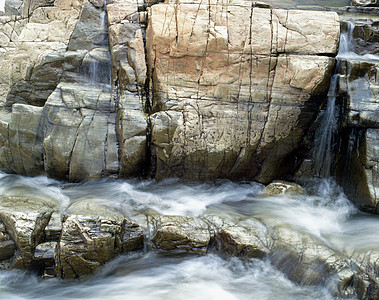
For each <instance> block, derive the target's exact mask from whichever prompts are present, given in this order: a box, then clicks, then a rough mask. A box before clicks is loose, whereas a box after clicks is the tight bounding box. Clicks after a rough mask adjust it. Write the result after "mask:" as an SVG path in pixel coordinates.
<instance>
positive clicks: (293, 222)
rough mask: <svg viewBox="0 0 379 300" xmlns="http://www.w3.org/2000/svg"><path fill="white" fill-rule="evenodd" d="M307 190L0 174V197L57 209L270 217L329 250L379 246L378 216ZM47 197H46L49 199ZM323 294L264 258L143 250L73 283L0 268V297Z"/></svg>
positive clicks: (319, 184)
mask: <svg viewBox="0 0 379 300" xmlns="http://www.w3.org/2000/svg"><path fill="white" fill-rule="evenodd" d="M304 186H305V190H306V192H305V194H304V195H300V194H288V195H286V194H283V195H278V196H270V197H267V196H265V195H264V194H263V189H264V186H263V185H260V184H258V183H255V182H240V183H233V182H230V181H218V182H213V183H187V182H182V181H180V180H176V179H175V180H174V179H169V180H164V181H161V182H159V183H156V182H155V181H140V180H110V179H107V180H101V181H96V182H90V183H83V184H72V183H66V182H60V181H55V180H52V179H48V178H46V177H35V178H27V177H23V176H19V175H5V174H1V180H0V194H1V195H7V196H19V195H28V196H29V197H33V196H38V197H42V199H50V201H55V202H56V205H57V207H59V209H60V210H61V212H63V213H64V212H65V210H66V208H67V207H68V206H69V205H70V204H72V203H74V202H76V201H79V200H84V199H91V200H92V201H95V202H97V203H104V204H107V205H108V206H109V205H110V206H114V207H115V208H117V210H119V211H122V212H124V213H125V214H126V215H129V216H130V217H131V218H132V219H133V220H134V221H136V222H139V223H140V224H143V222H144V220H145V215H146V214H149V213H151V212H152V211H155V212H157V213H159V214H165V215H182V216H194V217H200V216H207V215H217V216H220V217H222V218H224V219H225V220H230V221H231V222H234V223H235V224H237V223H245V224H248V222H249V220H250V219H251V218H252V217H255V218H258V219H260V220H262V221H263V222H265V221H266V220H271V221H273V222H276V223H277V224H281V225H283V226H288V227H291V228H292V229H294V230H295V231H296V232H300V233H306V234H310V235H311V236H313V237H314V238H316V239H317V240H319V241H321V242H322V243H325V244H326V245H328V246H329V247H331V248H332V249H333V250H334V251H336V252H351V251H360V250H370V249H378V247H379V236H378V235H377V234H376V232H377V228H378V226H379V219H378V218H376V217H373V216H370V215H367V214H364V213H361V212H358V211H357V210H356V209H355V208H354V206H353V205H352V204H350V203H349V201H348V200H347V198H346V197H345V195H344V194H343V193H342V192H341V190H340V188H339V187H338V186H337V185H336V184H334V183H333V182H332V181H330V180H312V181H309V182H306V183H305V184H304ZM52 199H53V200H52ZM124 296H125V297H128V299H152V298H153V299H188V297H189V296H191V298H193V299H331V298H332V295H330V294H329V293H328V289H327V284H326V285H325V286H299V285H297V284H295V283H293V282H292V281H290V280H289V279H287V278H286V276H285V275H283V273H282V272H280V271H279V270H277V269H276V268H275V267H273V266H272V264H271V263H270V260H257V259H244V260H241V259H239V258H232V259H222V258H221V257H220V256H218V255H217V253H210V254H207V255H205V256H174V257H165V256H161V255H158V254H155V253H154V252H152V251H149V249H148V246H147V247H145V250H144V251H142V252H137V253H132V254H128V255H121V256H119V257H118V258H116V259H114V260H112V261H110V262H109V263H107V264H105V265H104V266H103V267H102V268H101V269H100V270H99V271H98V272H97V273H95V275H93V276H91V277H89V278H87V279H84V280H81V281H62V280H58V279H55V278H54V279H45V280H41V279H39V278H38V277H37V276H36V275H34V274H31V273H28V272H25V271H17V270H11V271H0V298H1V299H51V298H52V297H53V298H54V299H123V297H124Z"/></svg>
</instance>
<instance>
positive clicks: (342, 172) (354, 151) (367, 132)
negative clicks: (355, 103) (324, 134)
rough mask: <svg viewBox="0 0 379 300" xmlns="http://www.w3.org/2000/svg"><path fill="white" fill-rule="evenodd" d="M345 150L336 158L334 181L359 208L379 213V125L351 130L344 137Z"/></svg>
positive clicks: (343, 145)
mask: <svg viewBox="0 0 379 300" xmlns="http://www.w3.org/2000/svg"><path fill="white" fill-rule="evenodd" d="M343 141H344V143H343V144H342V147H343V148H345V149H347V151H346V152H345V153H346V154H345V153H343V154H344V155H341V156H340V157H339V159H338V161H337V169H336V174H337V180H338V183H339V184H340V185H341V186H342V187H343V189H344V192H345V194H346V195H347V196H348V197H349V199H351V201H353V203H354V204H355V205H356V206H357V207H358V208H360V209H361V210H364V211H368V212H371V213H376V214H378V213H379V198H378V195H379V165H378V164H379V149H378V145H379V128H369V129H364V128H363V129H362V128H361V129H359V128H358V129H352V130H349V132H348V134H347V135H346V136H344V137H343Z"/></svg>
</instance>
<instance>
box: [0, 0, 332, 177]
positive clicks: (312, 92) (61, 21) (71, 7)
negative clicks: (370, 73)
mask: <svg viewBox="0 0 379 300" xmlns="http://www.w3.org/2000/svg"><path fill="white" fill-rule="evenodd" d="M103 5H104V3H103V2H102V1H89V2H88V1H84V0H83V1H70V2H67V1H55V2H54V3H53V2H52V1H41V2H38V3H35V2H30V3H29V2H25V3H24V9H23V12H22V14H23V16H20V17H18V18H19V20H18V19H17V18H16V19H15V20H16V21H13V22H18V23H17V24H19V25H17V26H18V28H19V29H18V31H16V32H19V34H18V35H16V36H14V37H13V38H12V42H9V41H8V40H9V39H7V40H6V41H8V44H9V45H8V44H7V45H6V47H8V48H4V49H5V51H3V52H4V57H5V60H4V61H9V62H10V63H6V64H2V67H3V68H4V72H2V76H3V77H4V79H3V80H2V82H4V87H5V88H4V89H2V90H3V91H4V92H3V100H2V101H3V103H4V105H3V107H4V108H8V109H12V111H11V112H7V111H4V112H3V115H4V117H2V123H1V125H2V126H1V131H0V132H1V145H0V146H1V148H0V149H1V150H0V151H1V153H3V155H1V157H0V165H1V169H2V170H4V171H6V172H14V173H18V174H26V175H39V174H43V173H45V172H46V173H47V174H48V175H49V176H51V177H54V178H59V179H68V180H70V181H83V180H90V179H96V178H100V177H103V176H109V175H116V176H119V177H129V176H141V175H147V174H148V173H150V174H151V175H152V176H153V177H155V178H157V179H162V178H166V177H172V176H176V177H182V178H186V179H191V180H198V179H212V178H233V179H242V178H246V179H254V180H258V181H260V182H269V181H271V180H272V179H274V178H278V177H280V176H282V175H283V174H285V173H286V172H287V171H288V170H289V169H290V168H291V167H292V165H293V162H294V160H293V158H292V154H293V152H294V151H295V150H296V149H297V148H298V147H299V145H300V141H301V139H302V137H303V135H304V132H305V131H306V130H307V128H308V127H309V125H310V124H311V122H312V120H313V118H314V117H315V115H316V114H317V111H318V106H319V105H320V103H321V102H322V101H323V97H324V95H325V93H326V91H327V89H328V84H329V76H330V74H331V72H332V69H333V65H334V59H333V56H334V55H335V54H336V51H337V44H338V39H339V21H338V16H337V14H335V13H325V12H323V13H321V12H307V11H286V10H280V9H270V8H269V6H267V5H265V4H262V3H255V2H254V3H253V4H252V3H250V2H244V1H242V2H241V1H236V2H233V1H230V2H227V3H224V2H222V3H221V2H220V3H219V2H217V1H214V3H213V2H212V3H209V5H208V3H202V2H196V3H194V2H180V3H172V4H156V5H153V6H152V7H151V8H150V9H149V18H148V19H149V24H148V26H147V33H146V40H145V33H144V25H143V23H141V22H144V20H146V18H147V17H146V16H147V12H146V11H143V10H144V7H143V4H142V3H141V4H138V3H137V2H133V3H129V2H128V3H125V2H122V1H110V2H108V3H107V7H106V9H107V15H105V14H104V7H103ZM149 5H152V3H151V4H149ZM226 8H228V9H227V10H226ZM25 16H27V17H28V19H26V18H25ZM107 20H108V22H107ZM14 26H16V25H14ZM57 31H59V32H62V33H61V34H59V35H56V34H55V32H57ZM108 36H109V44H108ZM267 37H269V38H267ZM145 44H146V46H145ZM4 47H5V46H4ZM12 47H13V48H12ZM29 48H30V53H29V52H28V51H27V49H29ZM145 48H146V52H147V53H146V55H147V58H148V60H147V62H146V61H145V56H146V55H145ZM13 62H17V63H13ZM146 63H147V64H146ZM17 64H18V65H19V67H17V68H18V69H17V70H18V71H17V72H15V70H14V69H12V68H10V66H13V68H14V67H15V66H17ZM148 69H149V71H148ZM39 107H43V108H39Z"/></svg>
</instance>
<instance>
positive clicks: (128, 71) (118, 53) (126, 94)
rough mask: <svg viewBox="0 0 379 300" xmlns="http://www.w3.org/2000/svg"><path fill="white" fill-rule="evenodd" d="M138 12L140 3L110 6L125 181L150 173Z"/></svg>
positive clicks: (142, 52) (120, 3) (142, 54)
mask: <svg viewBox="0 0 379 300" xmlns="http://www.w3.org/2000/svg"><path fill="white" fill-rule="evenodd" d="M137 11H138V5H137V2H132V3H129V2H123V1H112V3H109V4H108V5H107V13H108V22H109V42H110V50H111V54H112V79H113V85H114V86H115V87H117V89H118V91H119V95H118V96H117V97H118V99H117V100H118V107H117V121H116V132H117V140H118V141H119V146H120V148H119V151H120V152H119V153H120V170H119V174H120V176H121V177H130V176H141V175H142V174H146V173H147V170H146V165H147V162H148V157H147V127H148V124H147V115H146V114H145V109H146V106H147V92H146V80H147V66H146V61H145V46H144V41H143V35H144V31H143V30H142V28H141V24H139V23H138V12H137Z"/></svg>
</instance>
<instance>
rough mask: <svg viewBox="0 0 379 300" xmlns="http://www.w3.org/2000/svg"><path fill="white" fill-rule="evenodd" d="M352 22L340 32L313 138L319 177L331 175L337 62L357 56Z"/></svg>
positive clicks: (337, 77) (333, 148)
mask: <svg viewBox="0 0 379 300" xmlns="http://www.w3.org/2000/svg"><path fill="white" fill-rule="evenodd" d="M353 30H354V24H353V23H351V22H347V29H346V30H345V31H342V32H341V37H340V44H339V50H338V54H337V57H336V66H335V70H336V72H337V73H335V74H334V75H333V76H332V77H331V79H330V87H329V91H328V96H327V103H326V108H325V110H324V111H322V112H321V113H320V116H319V118H320V126H319V127H318V128H317V130H316V133H315V138H314V153H313V157H314V164H315V167H314V168H315V171H316V173H317V175H318V176H319V177H322V178H328V177H330V176H331V175H332V173H333V170H332V167H333V161H334V154H335V143H336V141H335V132H336V130H337V123H338V115H337V114H338V113H337V112H336V97H337V89H338V80H339V76H340V74H338V70H339V63H340V60H341V59H346V58H349V57H357V56H358V55H357V54H355V53H354V52H353V51H352V45H353Z"/></svg>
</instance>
